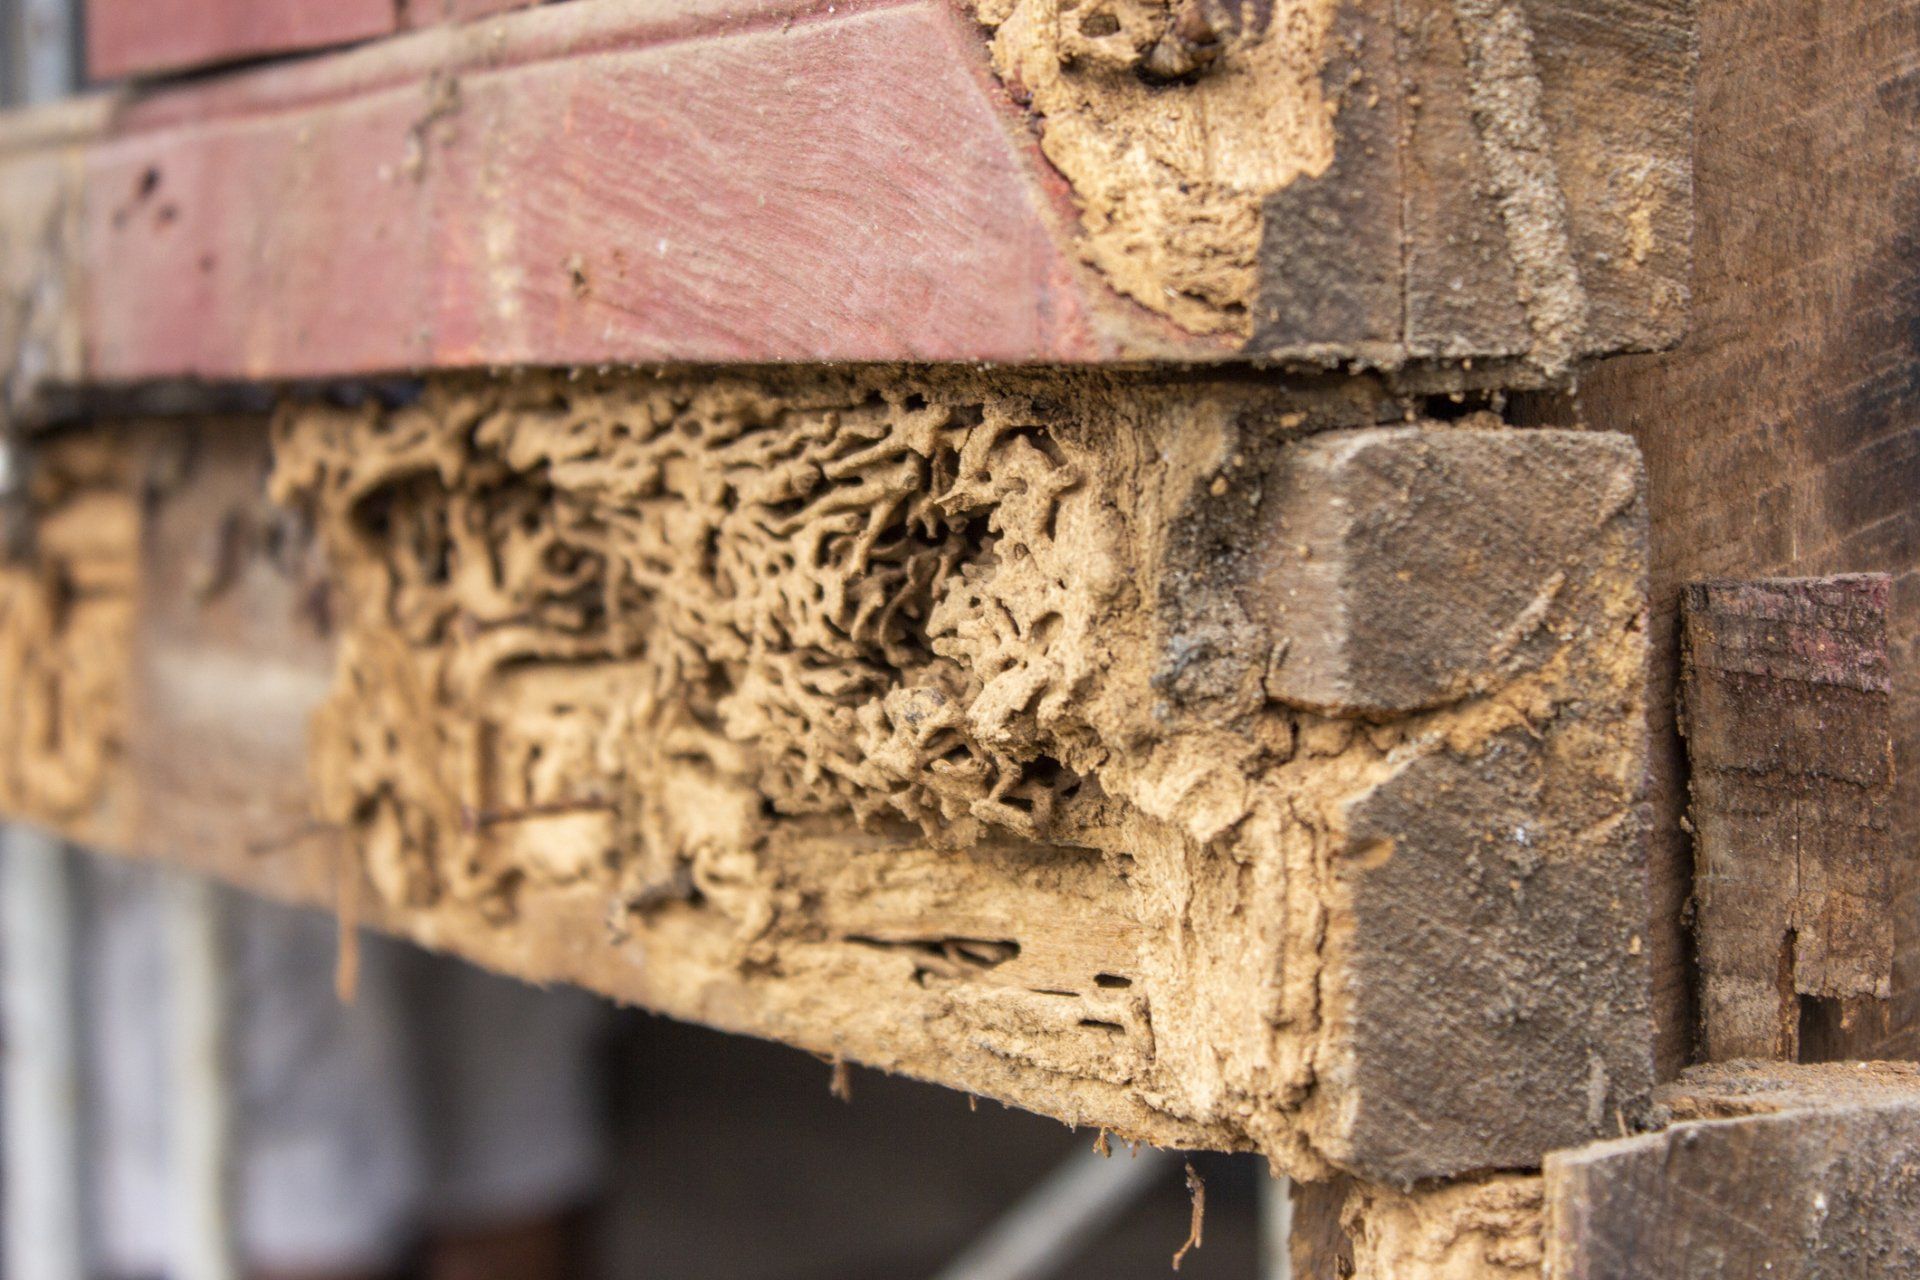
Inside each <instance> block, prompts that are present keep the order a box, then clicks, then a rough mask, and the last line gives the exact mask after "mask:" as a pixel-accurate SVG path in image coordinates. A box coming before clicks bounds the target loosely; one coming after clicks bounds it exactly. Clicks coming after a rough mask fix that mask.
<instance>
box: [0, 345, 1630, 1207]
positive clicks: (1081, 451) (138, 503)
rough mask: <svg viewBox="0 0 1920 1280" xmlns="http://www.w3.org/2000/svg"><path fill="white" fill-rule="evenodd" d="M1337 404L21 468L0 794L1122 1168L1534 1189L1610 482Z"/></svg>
mask: <svg viewBox="0 0 1920 1280" xmlns="http://www.w3.org/2000/svg"><path fill="white" fill-rule="evenodd" d="M1377 408H1378V406H1377V405H1374V404H1371V403H1369V402H1366V401H1355V402H1339V401H1327V400H1324V399H1323V400H1318V401H1313V402H1303V401H1299V400H1297V399H1293V398H1292V397H1291V393H1289V392H1286V391H1284V390H1282V389H1279V388H1276V387H1273V386H1271V385H1263V384H1259V383H1254V382H1248V381H1244V380H1232V381H1223V382H1218V383H1204V382H1201V383H1196V382H1191V381H1189V382H1184V383H1181V384H1178V385H1169V384H1167V383H1165V382H1160V381H1155V380H1151V379H1145V378H1141V379H1127V378H1119V377H1115V376H1113V375H1099V376H1095V375H1079V376H1069V375H1063V374H1060V373H1049V374H1041V373H1027V374H1019V373H1011V372H1002V373H998V374H984V373H968V372H960V371H946V372H941V371H925V370H921V371H913V370H905V371H903V370H897V369H896V370H873V371H868V372H863V373H838V374H827V373H814V372H804V371H794V372H790V373H784V374H781V373H763V374H755V375H744V374H735V375H720V374H704V375H698V376H696V375H691V374H670V373H664V372H663V373H662V374H660V375H658V376H653V375H639V376H633V377H613V378H606V379H596V378H581V379H578V380H569V379H566V378H563V377H554V378H549V377H525V378H518V379H498V380H482V379H474V380H460V379H454V380H437V381H433V382H430V383H429V384H428V385H427V386H426V388H425V390H424V393H423V394H420V395H418V396H414V395H408V396H405V397H402V398H400V399H399V400H397V401H394V402H392V403H385V402H382V401H380V400H378V399H377V398H370V399H367V400H365V401H363V402H360V403H357V404H354V405H352V406H345V405H342V404H340V403H339V402H337V400H336V401H328V400H325V399H294V400H291V401H289V402H288V403H287V404H286V405H285V406H284V407H283V408H282V409H281V411H280V412H279V413H278V415H277V417H276V420H275V422H274V424H273V428H272V443H271V449H269V443H268V433H267V431H266V428H265V425H264V424H263V423H262V422H261V421H259V420H258V419H241V420H235V421H232V422H226V423H220V422H214V421H206V420H202V421H198V422H188V421H150V422H144V423H128V424H125V425H123V426H121V427H118V428H111V427H101V428H98V429H96V430H93V431H89V432H78V433H71V434H67V435H64V436H57V437H49V438H45V439H43V440H42V441H40V443H39V445H38V447H37V455H38V456H37V459H36V466H35V467H34V469H33V472H32V484H33V491H32V495H31V496H32V502H33V507H32V518H33V528H34V530H35V533H36V539H35V545H34V548H33V551H32V554H31V556H29V557H28V558H26V559H22V560H19V561H17V562H15V563H13V564H12V565H11V566H10V567H8V568H7V569H6V571H5V573H4V575H0V699H5V700H6V701H7V705H6V706H5V707H4V708H0V710H4V712H5V714H6V717H7V723H9V724H13V725H17V726H20V729H19V731H17V732H15V733H13V734H11V735H9V736H8V737H7V738H6V740H5V741H0V808H4V810H5V812H7V813H8V814H9V815H11V816H16V817H27V818H32V819H35V820H38V821H41V822H44V823H50V824H54V825H57V826H59V827H61V828H62V829H64V830H66V831H68V832H71V833H72V834H74V835H76V836H78V837H81V838H85V839H87V840H89V841H91V842H94V843H97V844H101V845H104V846H106V847H109V848H114V849H120V850H125V851H131V852H138V853H144V854H147V855H151V856H157V857H163V858H166V859H169V860H173V861H177V862H185V863H188V864H191V865H199V866H202V867H205V868H207V869H209V870H213V871H216V872H218V873H220V874H222V875H225V876H228V877H230V878H232V879H234V880H236V881H238V882H239V883H242V884H244V885H248V886H250V887H252V888H254V889H256V890H259V891H262V892H266V893H270V894H275V895H279V896H289V897H296V898H304V899H305V900H308V901H315V902H320V903H323V904H331V905H335V906H337V907H338V909H340V910H341V911H343V912H345V913H347V914H348V915H349V916H350V917H351V918H364V919H367V920H369V921H373V922H376V923H379V924H381V925H383V926H385V927H388V928H391V929H395V930H397V931H399V932H401V933H404V934H406V935H409V936H412V937H414V938H417V939H419V940H421V941H423V942H425V943H427V944H429V945H433V946H438V947H443V948H447V949H450V950H453V951H455V952H458V953H460V954H463V955H466V956H469V957H471V958H473V959H475V960H478V961H480V962H482V963H485V964H489V965H492V966H494V967H496V968H500V969H503V970H506V971H509V972H512V973H516V974H519V975H520V976H522V977H525V978H529V979H534V980H541V981H551V980H564V981H570V982H577V983H581V984H584V985H587V986H589V987H592V988H595V989H597V990H600V991H602V992H605V993H607V994H609V995H611V996H614V997H616V998H618V999H622V1000H626V1001H631V1002H634V1003H637V1004H642V1005H645V1006H647V1007H650V1008H653V1009H657V1010H659V1011H662V1012H665V1013H669V1014H672V1015H674V1016H678V1017H683V1018H689V1019H694V1020H698V1021H702V1022H706V1023H709V1024H712V1025H715V1026H719V1027H723V1028H727V1029H731V1030H735V1031H743V1032H750V1033H753V1034H758V1035H763V1036H768V1037H772V1038H775V1039H779V1040H783V1041H786V1042H788V1043H791V1044H795V1045H799V1046H801V1047H804V1048H807V1049H810V1050H813V1051H815V1052H818V1053H820V1054H822V1055H825V1056H828V1057H831V1058H833V1059H836V1060H845V1061H851V1062H858V1063H866V1064H870V1065H873V1066H877V1067H880V1068H883V1069H887V1070H893V1071H899V1072H904V1073H907V1074H911V1075H915V1076H919V1077H922V1078H926V1079H930V1080H935V1081H939V1082H942V1083H945V1084H948V1085H951V1086H953V1087H956V1088H962V1089H966V1090H969V1091H972V1092H974V1093H978V1094H981V1095H984V1096H988V1097H994V1098H1000V1099H1003V1100H1006V1101H1009V1102H1013V1103H1016V1104H1019V1105H1022V1106H1026V1107H1029V1108H1032V1109H1034V1110H1037V1111H1040V1112H1043V1113H1045V1114H1048V1115H1052V1116H1056V1117H1059V1118H1061V1119H1063V1120H1067V1121H1069V1122H1074V1123H1080V1124H1088V1125H1097V1126H1101V1127H1104V1128H1107V1129H1110V1130H1112V1131H1114V1132H1115V1133H1116V1134H1120V1135H1124V1136H1129V1137H1137V1138H1142V1139H1145V1140H1148V1141H1151V1142H1155V1143H1160V1144H1169V1145H1181V1146H1192V1147H1215V1148H1224V1149H1256V1150H1259V1151H1262V1152H1265V1153H1266V1154H1267V1155H1269V1156H1270V1157H1272V1158H1273V1159H1274V1161H1275V1162H1276V1163H1277V1164H1278V1165H1280V1166H1281V1167H1283V1168H1285V1169H1288V1170H1290V1171H1292V1172H1294V1173H1296V1174H1298V1175H1301V1176H1308V1177H1324V1176H1326V1175H1327V1174H1329V1173H1331V1172H1332V1171H1334V1170H1336V1169H1344V1170H1347V1171H1350V1172H1353V1173H1356V1174H1359V1175H1362V1176H1364V1177H1366V1178H1369V1179H1371V1180H1374V1181H1376V1182H1380V1183H1395V1184H1397V1183H1403V1182H1408V1181H1412V1180H1416V1179H1422V1178H1431V1177H1440V1176H1447V1175H1452V1174H1457V1173H1460V1172H1463V1171H1467V1170H1474V1169H1485V1168H1526V1167H1533V1166H1537V1165H1538V1163H1539V1161H1540V1159H1541V1158H1542V1156H1543V1155H1544V1154H1545V1152H1547V1151H1548V1150H1551V1149H1553V1148H1556V1147H1563V1146H1567V1145H1571V1144H1575V1143H1578V1142H1581V1141H1584V1140H1586V1139H1588V1138H1591V1137H1593V1136H1596V1135H1601V1134H1606V1133H1611V1132H1614V1131H1616V1130H1617V1128H1618V1126H1619V1125H1620V1124H1622V1123H1628V1124H1632V1123H1636V1122H1638V1121H1639V1120H1640V1119H1641V1118H1642V1117H1643V1114H1644V1112H1645V1109H1646V1106H1647V1102H1648V1094H1649V1089H1650V1087H1651V1062H1650V1054H1651V1050H1650V1045H1651V1039H1650V1037H1651V1019H1650V1016H1649V1011H1648V1007H1647V974H1646V969H1645V955H1644V948H1643V946H1642V942H1641V933H1642V931H1643V930H1644V928H1645V920H1644V909H1645V892H1646V885H1645V878H1644V877H1645V868H1644V852H1643V844H1644V832H1643V830H1642V826H1641V817H1640V813H1639V804H1640V800H1641V797H1640V793H1639V788H1640V786H1641V780H1642V776H1643V772H1644V748H1645V744H1644V740H1643V733H1644V731H1643V725H1644V714H1645V713H1644V705H1643V699H1644V694H1645V689H1644V680H1643V668H1642V664H1643V660H1644V651H1645V632H1644V626H1645V620H1644V608H1645V583H1644V562H1645V548H1644V532H1643V526H1644V520H1645V512H1644V508H1643V504H1642V499H1641V476H1640V470H1639V464H1638V460H1637V455H1636V453H1635V451H1634V450H1633V449H1632V448H1631V447H1630V446H1628V445H1626V444H1625V443H1624V442H1623V441H1622V440H1620V439H1619V438H1617V437H1612V436H1606V435H1601V434H1595V433H1578V432H1520V431H1513V430H1508V429H1504V428H1501V427H1499V426H1497V425H1492V424H1491V423H1490V421H1489V422H1480V421H1470V422H1468V423H1464V424H1458V425H1452V426H1447V427H1441V426H1438V425H1412V426H1407V425H1395V426H1387V427H1382V426H1376V425H1373V418H1372V416H1371V414H1372V413H1373V411H1374V410H1376V409H1377ZM1396 653H1397V654H1399V655H1402V656H1403V657H1405V658H1406V659H1407V664H1410V665H1407V666H1406V670H1407V671H1410V672H1412V673H1414V674H1413V675H1411V676H1406V677H1402V676H1401V675H1400V674H1399V673H1400V671H1401V668H1402V664H1400V663H1397V662H1396V663H1393V664H1390V665H1389V666H1386V667H1382V666H1376V665H1374V657H1375V656H1378V655H1387V656H1389V657H1390V656H1391V655H1393V654H1396Z"/></svg>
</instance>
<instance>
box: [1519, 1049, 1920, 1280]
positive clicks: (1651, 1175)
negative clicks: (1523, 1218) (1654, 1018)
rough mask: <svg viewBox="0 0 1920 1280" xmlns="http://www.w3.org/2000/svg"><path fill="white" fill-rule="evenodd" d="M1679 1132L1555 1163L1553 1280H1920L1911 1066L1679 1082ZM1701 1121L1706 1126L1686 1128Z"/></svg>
mask: <svg viewBox="0 0 1920 1280" xmlns="http://www.w3.org/2000/svg"><path fill="white" fill-rule="evenodd" d="M1671 1102H1672V1104H1673V1105H1674V1106H1675V1108H1676V1111H1677V1112H1678V1114H1679V1115H1680V1117H1681V1120H1682V1122H1681V1123H1677V1124H1675V1125H1673V1126H1672V1127H1671V1128H1668V1129H1665V1130H1662V1131H1661V1132H1658V1133H1652V1134H1646V1135H1644V1136H1641V1137H1635V1138H1626V1139H1622V1140H1619V1141H1616V1142H1604V1143H1598V1144H1596V1145H1594V1146H1591V1147H1586V1148H1583V1149H1581V1150H1577V1151H1570V1152H1556V1153H1555V1154H1553V1155H1551V1156H1549V1157H1548V1158H1547V1163H1546V1200H1547V1224H1548V1225H1547V1274H1549V1275H1552V1276H1554V1277H1556V1280H1627V1278H1628V1277H1632V1278H1633V1280H1663V1278H1664V1277H1674V1278H1675V1280H1679V1278H1680V1277H1685V1278H1686V1280H1747V1278H1748V1277H1752V1276H1769V1277H1780V1278H1781V1280H1842V1278H1845V1280H1853V1278H1854V1277H1859V1276H1904V1275H1912V1274H1914V1272H1915V1270H1916V1269H1917V1268H1920V1174H1916V1171H1915V1168H1914V1164H1913V1148H1914V1143H1915V1140H1916V1139H1917V1138H1920V1079H1917V1078H1916V1076H1915V1073H1914V1071H1913V1069H1912V1068H1911V1067H1908V1066H1892V1065H1888V1064H1875V1065H1869V1064H1865V1063H1845V1064H1834V1065H1831V1066H1826V1067H1818V1068H1809V1067H1802V1068H1786V1069H1784V1070H1783V1069H1780V1068H1775V1067H1771V1066H1760V1065H1751V1066H1748V1067H1746V1068H1744V1069H1741V1070H1739V1071H1734V1072H1725V1073H1721V1074H1719V1075H1708V1076H1704V1077H1699V1076H1696V1077H1693V1078H1690V1079H1688V1080H1684V1081H1682V1083H1681V1085H1680V1086H1678V1087H1677V1088H1676V1089H1675V1090H1674V1091H1673V1092H1672V1096H1671ZM1692 1115H1698V1116H1699V1117H1700V1118H1690V1116H1692Z"/></svg>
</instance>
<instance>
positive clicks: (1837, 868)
mask: <svg viewBox="0 0 1920 1280" xmlns="http://www.w3.org/2000/svg"><path fill="white" fill-rule="evenodd" d="M1888 585H1889V580H1888V579H1887V578H1886V577H1885V576H1884V575H1862V576H1856V577H1840V578H1789V579H1772V580H1765V581H1755V582H1740V581H1720V582H1703V583H1693V584H1691V585H1689V586H1688V587H1687V589H1686V591H1685V593H1684V594H1683V595H1682V597H1681V606H1680V614H1681V695H1682V701H1681V721H1680V728H1681V732H1682V734H1683V735H1684V736H1685V738H1686V740H1687V756H1688V762H1689V765H1690V767H1691V785H1692V792H1693V802H1692V805H1691V807H1690V808H1689V814H1690V816H1691V818H1692V825H1693V832H1694V877H1695V882H1696V884H1697V886H1698V889H1697V892H1696V902H1697V904H1698V906H1697V916H1696V933H1697V937H1698V943H1697V945H1698V955H1699V964H1700V981H1701V997H1700V1009H1701V1030H1702V1037H1703V1039H1702V1049H1703V1052H1704V1054H1705V1056H1706V1057H1707V1058H1709V1059H1711V1060H1715V1061H1728V1060H1731V1059H1735V1058H1780V1059H1787V1060H1792V1059H1794V1058H1795V1057H1797V1056H1798V1052H1799V1041H1800V1021H1801V1003H1802V998H1803V997H1808V996H1812V997H1817V998H1825V999H1831V1000H1839V999H1845V998H1857V997H1874V998H1878V999H1882V1000H1884V999H1885V998H1886V997H1887V996H1888V994H1889V993H1890V987H1891V982H1892V967H1893V903H1892V900H1891V895H1892V890H1893V873H1894V865H1895V858H1894V851H1893V834H1892V832H1891V830H1890V829H1889V822H1888V814H1887V808H1888V804H1889V802H1890V800H1891V795H1892V789H1893V725H1892V671H1891V669H1890V665H1889V663H1888V660H1887V593H1888Z"/></svg>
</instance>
